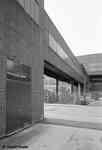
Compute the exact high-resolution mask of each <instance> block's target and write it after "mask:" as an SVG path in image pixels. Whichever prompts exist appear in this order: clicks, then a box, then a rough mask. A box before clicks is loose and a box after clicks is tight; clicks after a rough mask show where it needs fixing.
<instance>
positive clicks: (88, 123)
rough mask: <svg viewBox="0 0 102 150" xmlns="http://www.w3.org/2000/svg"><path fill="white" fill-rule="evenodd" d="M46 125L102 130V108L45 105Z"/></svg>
mask: <svg viewBox="0 0 102 150" xmlns="http://www.w3.org/2000/svg"><path fill="white" fill-rule="evenodd" d="M44 110H45V118H46V122H47V123H53V124H62V125H71V126H75V127H84V128H85V127H86V128H91V129H102V107H96V106H88V105H86V106H82V105H64V104H45V107H44Z"/></svg>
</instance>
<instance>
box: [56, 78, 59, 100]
mask: <svg viewBox="0 0 102 150" xmlns="http://www.w3.org/2000/svg"><path fill="white" fill-rule="evenodd" d="M58 86H59V82H58V79H56V102H58V101H59V98H58Z"/></svg>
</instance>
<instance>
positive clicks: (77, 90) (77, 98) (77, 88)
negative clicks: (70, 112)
mask: <svg viewBox="0 0 102 150" xmlns="http://www.w3.org/2000/svg"><path fill="white" fill-rule="evenodd" d="M73 96H74V100H73V103H74V104H78V105H80V104H81V102H80V86H79V84H78V86H74V92H73Z"/></svg>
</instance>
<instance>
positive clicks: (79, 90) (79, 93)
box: [78, 83, 81, 97]
mask: <svg viewBox="0 0 102 150" xmlns="http://www.w3.org/2000/svg"><path fill="white" fill-rule="evenodd" d="M78 95H79V97H80V96H81V87H80V83H78Z"/></svg>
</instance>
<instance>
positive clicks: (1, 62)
mask: <svg viewBox="0 0 102 150" xmlns="http://www.w3.org/2000/svg"><path fill="white" fill-rule="evenodd" d="M6 113H7V112H6V57H5V56H0V137H1V136H4V135H5V134H6V117H7V114H6Z"/></svg>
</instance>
